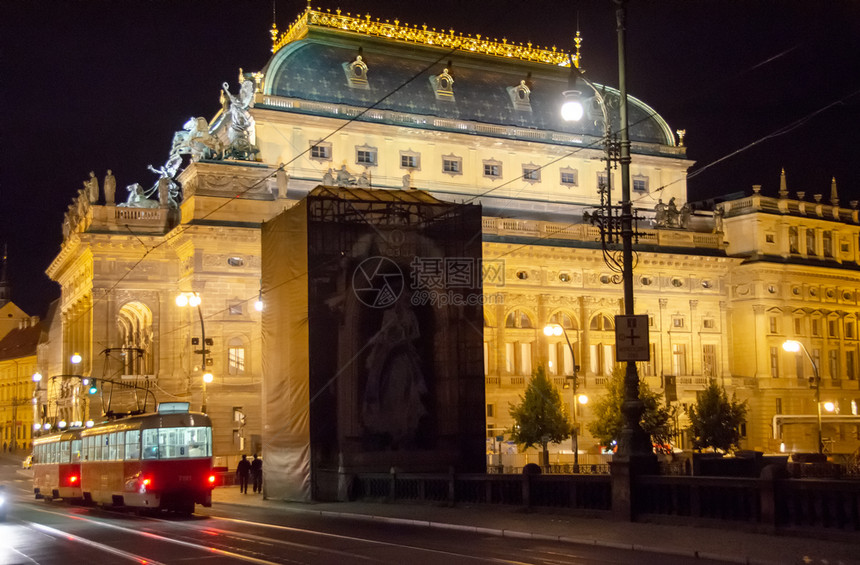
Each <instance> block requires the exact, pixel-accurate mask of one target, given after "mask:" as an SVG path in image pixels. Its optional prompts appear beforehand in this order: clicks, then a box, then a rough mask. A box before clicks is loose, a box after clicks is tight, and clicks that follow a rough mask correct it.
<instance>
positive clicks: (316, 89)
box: [45, 8, 860, 466]
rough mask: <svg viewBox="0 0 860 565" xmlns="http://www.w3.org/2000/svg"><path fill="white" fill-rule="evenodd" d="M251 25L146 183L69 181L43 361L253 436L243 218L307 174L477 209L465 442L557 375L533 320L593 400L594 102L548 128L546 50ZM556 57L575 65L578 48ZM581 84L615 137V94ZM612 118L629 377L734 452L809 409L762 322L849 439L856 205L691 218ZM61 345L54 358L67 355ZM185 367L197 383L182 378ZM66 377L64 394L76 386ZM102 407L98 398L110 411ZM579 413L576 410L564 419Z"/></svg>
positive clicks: (606, 302) (247, 222)
mask: <svg viewBox="0 0 860 565" xmlns="http://www.w3.org/2000/svg"><path fill="white" fill-rule="evenodd" d="M273 36H274V38H275V44H274V48H273V50H274V55H273V57H272V59H271V60H270V62H269V63H268V64H267V66H266V67H265V68H264V69H263V71H262V72H260V73H244V74H242V75H241V76H240V77H239V78H240V82H241V85H240V89H239V93H238V94H237V95H233V94H229V93H227V95H226V97H225V98H223V104H222V109H221V111H219V112H218V113H217V114H216V115H215V117H214V118H213V119H212V120H210V121H207V120H205V119H204V118H197V119H194V120H190V121H189V122H188V123H187V124H186V126H185V129H184V130H183V131H182V132H179V133H177V135H176V136H175V137H174V150H173V152H172V153H171V156H170V159H169V160H168V162H167V164H166V165H165V166H164V167H163V168H162V169H161V172H160V173H159V176H160V179H159V181H157V182H156V184H154V185H153V186H152V187H151V188H149V189H144V188H142V187H140V186H139V185H132V186H131V187H130V193H129V195H128V198H127V199H126V200H124V198H125V195H124V194H122V195H119V200H120V201H121V202H120V203H119V204H117V195H116V194H115V185H116V180H115V179H113V178H112V177H108V178H107V180H106V181H105V183H104V191H101V190H100V188H99V187H98V186H94V187H93V186H92V185H90V187H89V188H88V190H81V191H79V195H78V197H77V198H76V199H75V201H74V203H73V205H72V206H70V207H69V212H68V213H67V216H66V221H65V223H64V241H63V244H62V249H61V251H60V253H59V255H58V256H57V257H56V258H55V260H54V261H53V262H52V264H51V265H50V267H49V268H48V274H49V276H50V277H51V278H52V279H53V280H55V281H57V282H58V283H59V284H60V286H61V298H60V301H59V303H58V304H57V313H56V317H55V320H54V323H53V325H52V326H51V328H52V329H51V333H50V338H49V339H48V341H47V343H46V345H45V347H46V348H48V349H50V350H51V351H60V352H61V353H60V354H59V357H57V360H55V361H52V367H53V368H52V369H51V370H50V374H52V375H54V374H62V375H77V376H79V377H90V378H92V377H95V378H97V379H107V380H109V381H110V380H114V381H118V382H124V383H136V384H138V385H139V386H141V387H143V388H145V389H147V390H148V391H150V392H152V393H153V394H154V395H155V396H156V397H158V399H159V400H165V399H185V400H189V401H191V402H192V403H193V404H194V405H196V406H200V404H202V403H204V402H205V403H206V404H207V407H208V411H209V412H210V414H211V415H212V418H213V422H214V425H215V452H216V456H217V457H218V459H217V461H218V463H217V464H223V465H230V466H232V465H233V464H234V462H235V458H236V457H237V455H238V454H239V453H240V452H241V451H245V452H246V453H247V452H251V451H257V450H258V449H259V447H260V445H262V441H261V438H262V436H263V435H264V434H265V433H266V430H265V428H264V427H263V424H262V422H263V420H262V417H263V416H262V410H263V401H262V399H261V394H262V391H263V390H264V387H263V382H264V380H266V379H271V378H275V377H276V376H274V375H266V374H264V372H263V368H262V367H263V363H262V353H261V352H262V344H261V339H262V336H261V330H260V324H261V315H260V312H259V311H257V310H256V309H255V308H254V304H255V302H256V301H257V300H258V298H261V297H262V299H263V301H264V302H265V298H266V297H265V295H264V294H263V289H262V287H261V278H262V277H261V275H262V273H261V251H260V245H261V225H262V224H263V223H264V222H267V221H269V220H271V219H272V218H274V217H275V216H276V215H277V214H279V213H280V212H282V211H283V210H285V209H287V208H290V207H292V206H293V205H294V204H295V203H296V202H298V201H299V200H300V199H301V198H303V197H304V196H305V195H307V194H308V193H309V192H310V191H311V190H313V189H314V188H316V187H317V186H319V185H324V186H340V187H359V188H374V189H386V190H393V191H401V190H402V191H410V190H413V189H420V190H422V191H427V192H428V193H429V194H430V195H432V196H433V197H435V198H437V199H439V200H443V201H448V202H455V203H461V202H463V203H480V204H481V205H482V209H483V216H484V218H483V222H482V225H483V259H484V267H485V272H484V295H485V297H486V298H487V300H486V302H485V307H484V328H483V330H482V331H483V341H484V373H485V387H486V410H487V414H486V425H487V435H488V436H495V435H497V434H499V433H500V432H502V431H503V430H504V429H506V428H509V427H510V425H511V423H512V422H511V418H510V417H509V414H508V406H509V404H510V403H512V402H516V401H517V400H518V397H519V395H520V394H522V392H523V391H524V388H525V384H526V382H527V379H528V378H529V377H530V375H531V374H532V372H533V371H534V369H535V368H536V366H537V365H538V364H544V365H546V366H547V367H548V368H549V373H550V375H552V376H553V377H554V378H555V379H556V383H557V384H558V385H559V387H560V388H561V387H562V386H563V385H564V381H565V379H564V376H565V375H569V374H570V373H571V371H572V368H573V365H574V362H573V359H572V358H571V355H570V350H569V349H568V348H567V346H566V342H565V340H564V339H563V337H561V338H547V337H545V336H544V334H543V332H542V331H541V330H542V328H543V326H544V325H545V324H546V323H548V322H555V323H559V324H561V325H562V326H564V327H565V328H566V329H567V332H568V337H569V338H570V341H571V343H572V346H573V350H574V356H575V361H576V363H575V364H576V365H579V366H580V367H581V369H580V372H579V374H580V375H581V378H582V381H581V384H580V391H581V392H583V393H586V394H588V395H589V396H590V397H592V398H595V397H597V396H599V395H600V394H601V392H602V390H603V388H602V387H603V385H604V383H605V382H606V378H607V377H608V375H609V374H610V372H611V370H612V365H613V359H614V343H615V336H614V330H613V324H614V318H613V317H614V316H615V315H617V314H620V313H622V312H623V307H622V304H621V297H622V291H621V286H620V285H619V284H616V282H617V280H618V279H617V276H616V272H615V271H614V270H613V268H612V266H611V258H612V257H613V256H614V253H613V252H612V250H611V249H610V251H609V253H604V250H603V249H602V248H601V245H600V233H599V230H598V229H597V228H596V227H595V226H594V225H592V224H591V223H590V222H589V221H587V220H586V219H585V218H584V214H591V213H592V212H593V211H594V209H595V207H596V206H598V205H599V204H600V201H601V198H600V194H601V192H600V191H601V187H604V186H606V184H607V183H610V184H611V185H613V186H618V184H619V178H618V175H617V173H616V172H614V171H613V172H612V175H611V176H610V177H607V176H606V166H605V162H603V161H602V160H601V159H602V158H603V156H604V151H603V149H602V145H601V139H602V133H603V124H602V122H601V120H602V117H601V113H600V110H599V107H597V106H596V105H595V103H593V101H592V103H591V104H589V105H587V112H588V115H587V119H585V120H583V121H582V122H577V123H567V122H564V121H562V119H561V118H560V115H559V109H560V106H561V102H562V93H563V92H564V91H565V90H567V89H568V79H569V75H570V70H569V69H568V68H565V67H563V66H560V65H561V64H563V63H565V62H566V61H568V60H569V58H568V57H569V56H568V55H567V54H565V53H562V52H559V51H556V50H555V49H552V50H550V49H540V48H536V47H532V46H531V45H529V46H522V45H515V44H508V43H507V42H504V41H503V42H501V43H498V42H491V41H486V40H482V39H477V38H472V37H464V36H461V35H456V34H454V33H453V32H435V31H428V30H426V29H423V28H412V27H407V26H402V25H399V24H398V23H397V22H396V21H395V22H394V23H390V22H387V21H386V22H384V23H383V22H380V21H378V20H376V21H373V20H371V19H370V17H367V18H353V17H350V16H345V15H341V14H339V13H329V12H320V11H316V10H312V9H310V8H308V9H307V10H306V11H305V12H303V13H302V14H301V16H300V17H299V19H298V20H297V21H296V22H295V23H294V24H293V25H292V26H291V27H290V29H289V30H287V32H285V33H284V34H281V35H279V34H278V33H277V31H276V30H275V31H274V32H273ZM571 59H572V60H573V62H574V64H576V65H577V66H579V65H580V63H581V59H580V55H579V53H578V52H577V53H575V54H573V55H572V57H571ZM603 92H604V96H605V97H606V99H607V101H608V106H609V108H610V121H611V122H612V125H613V130H615V131H617V130H618V115H617V112H616V110H615V109H616V108H617V99H618V92H617V91H615V90H614V89H612V88H609V87H606V88H605V91H603ZM223 96H224V93H222V97H223ZM213 97H214V93H213ZM630 123H631V124H633V125H632V126H631V130H630V137H631V140H632V142H633V143H632V148H631V151H632V163H631V167H630V169H631V175H632V179H631V182H632V189H633V198H634V202H635V206H636V208H637V215H638V218H639V220H638V227H639V235H638V243H637V245H636V250H637V253H636V256H637V264H636V266H635V269H634V276H635V300H636V312H637V313H638V314H647V315H648V316H649V325H650V330H651V335H650V341H651V353H652V354H651V361H649V362H647V363H642V364H641V367H640V374H641V375H642V377H643V379H644V380H645V381H646V382H647V383H648V384H649V385H650V386H651V387H652V389H655V390H660V391H663V392H665V394H666V396H667V397H668V398H669V399H670V401H672V402H675V403H677V404H679V406H680V407H681V408H682V416H681V418H680V419H679V427H683V425H684V423H685V417H684V416H683V410H684V409H685V408H686V407H687V406H689V405H690V404H691V403H692V402H694V401H695V398H696V393H697V392H698V391H700V390H702V389H703V388H704V386H705V384H706V383H707V380H708V379H709V378H716V379H718V380H719V381H720V382H721V383H723V384H724V385H725V386H726V388H727V390H728V391H729V393H736V394H737V395H738V397H739V398H741V399H745V400H748V402H749V403H750V407H751V411H750V420H749V424H748V426H747V428H746V430H745V437H744V440H743V445H744V447H748V448H754V449H763V450H775V449H778V448H779V443H780V439H779V438H777V439H774V438H773V437H772V433H771V430H772V428H773V426H772V424H773V416H774V415H775V414H786V415H807V418H808V415H810V414H814V406H812V407H811V406H810V402H811V400H810V399H811V397H812V396H811V392H810V391H809V389H808V386H806V385H804V384H803V381H802V380H801V379H800V378H798V377H799V376H801V375H800V373H798V372H797V371H798V369H795V365H793V363H794V361H793V358H792V357H790V356H789V355H788V354H785V353H782V352H781V350H779V349H777V350H776V351H775V352H774V348H775V347H777V348H778V346H779V345H780V343H781V341H780V340H781V339H783V338H785V337H793V336H801V339H803V338H808V341H807V342H806V344H807V346H808V347H810V350H811V351H812V350H820V356H821V358H820V361H821V366H822V367H823V369H822V375H825V376H826V381H827V382H826V384H825V385H824V386H823V390H824V391H825V392H827V393H830V392H832V393H833V395H832V396H833V398H834V400H837V399H838V400H839V404H838V409H839V411H840V415H841V420H842V423H840V424H838V426H837V424H836V422H830V421H828V423H827V429H826V431H825V435H826V436H827V437H832V438H834V440H835V441H836V443H835V445H834V446H833V448H834V449H835V450H838V451H853V450H854V449H856V448H857V446H858V445H860V443H858V441H857V425H858V424H857V422H856V418H850V417H849V416H851V415H856V413H857V402H858V396H860V394H858V392H857V391H858V387H857V383H858V380H857V375H856V373H857V371H858V367H857V363H858V359H857V354H858V350H857V345H858V341H857V339H858V328H857V327H856V323H855V320H856V316H857V315H858V311H860V307H858V302H857V297H856V289H857V288H858V287H860V284H858V283H860V269H858V263H860V255H858V254H860V250H858V217H857V211H856V209H855V208H856V206H852V208H851V209H846V208H844V207H841V208H840V207H839V206H838V198H836V195H835V194H833V195H832V196H831V204H830V205H825V204H823V203H812V202H802V200H803V199H802V197H800V198H798V200H797V201H794V200H789V199H788V198H787V191H786V192H785V193H784V194H782V193H781V196H780V198H779V199H774V198H766V197H763V196H761V195H760V194H759V193H758V192H756V193H755V194H754V195H753V196H752V197H750V198H742V199H739V200H734V201H731V202H725V203H722V204H721V205H719V207H718V208H717V213H716V214H714V213H713V212H711V211H707V210H703V211H692V210H691V208H690V207H689V206H684V205H685V204H686V180H685V179H686V171H687V169H688V167H689V166H690V165H691V164H692V162H691V161H689V160H688V159H687V158H686V148H685V147H683V145H682V144H679V143H678V142H677V141H676V139H675V136H674V135H673V134H672V130H671V129H670V127H669V126H668V124H666V122H665V121H664V120H663V119H662V118H660V116H659V115H658V114H656V113H655V112H654V111H653V110H652V109H651V108H649V107H648V106H647V105H646V104H644V103H643V102H641V101H639V100H636V99H635V98H632V97H631V99H630ZM125 184H128V182H127V181H126V182H124V183H123V186H124V185H125ZM180 188H181V190H180ZM616 198H617V195H616ZM123 200H124V201H123ZM666 206H669V207H670V208H669V209H668V211H667V209H666ZM378 221H384V220H383V219H379V220H378ZM808 234H812V235H811V236H810V235H808ZM792 241H794V244H792ZM793 245H794V246H793ZM813 251H814V260H810V259H811V258H812V257H813V254H812V252H813ZM607 259H610V261H609V262H607ZM801 259H802V260H803V261H801ZM778 281H783V282H778ZM770 287H774V288H776V290H775V291H774V292H771V291H770ZM795 287H797V288H798V289H799V291H798V292H799V293H800V294H795V292H794V291H795ZM813 288H814V289H815V292H816V293H819V294H817V295H813V294H810V292H811V289H813ZM829 290H832V292H833V293H834V294H833V297H831V298H828V292H829ZM180 292H196V293H198V296H199V297H200V298H201V300H202V303H201V305H200V310H198V311H195V310H196V309H195V308H185V309H180V308H179V307H177V306H176V305H175V304H174V298H175V296H176V295H177V294H178V293H180ZM828 301H830V303H829V304H828ZM770 312H772V313H770ZM774 318H775V319H776V324H777V325H776V327H775V328H771V327H770V326H769V324H770V323H771V322H770V320H771V319H774ZM796 320H800V322H797V321H796ZM815 320H818V322H815ZM831 321H833V323H834V324H836V325H835V326H834V330H833V332H832V333H831V327H830V323H831ZM201 323H202V324H203V326H204V327H205V337H206V339H205V340H204V339H202V338H203V337H204V336H203V335H202V333H203V332H202V331H201V330H202V329H204V328H201ZM797 323H799V324H800V326H799V329H800V331H798V330H796V329H795V327H796V326H795V324H797ZM815 323H818V324H819V329H818V332H819V334H815V333H814V328H813V326H814V324H815ZM56 324H59V329H58V328H57V327H56V326H55V325H56ZM849 328H850V329H849ZM772 330H773V331H772ZM193 338H197V339H198V340H199V341H198V343H197V344H192V340H193ZM210 339H211V341H212V343H211V345H207V343H206V341H208V340H210ZM57 341H61V344H56V342H57ZM55 344H56V346H55ZM201 350H209V351H210V352H209V353H205V352H201ZM76 352H77V353H80V354H81V355H82V357H83V361H82V363H81V364H80V365H79V366H73V365H72V364H71V363H70V361H69V358H70V356H71V354H72V353H76ZM55 355H56V353H55ZM771 360H773V362H771ZM46 362H47V361H46ZM797 367H800V365H797ZM206 370H208V371H211V373H212V374H213V375H214V380H213V382H212V383H211V384H209V385H207V386H206V387H205V388H204V386H203V382H202V375H203V373H204V372H205V371H206ZM774 370H776V371H778V375H777V374H774ZM805 375H806V373H803V376H805ZM834 375H835V376H836V377H837V378H833V376H834ZM61 380H63V381H68V382H70V383H73V382H77V381H76V378H75V377H67V378H64V379H61ZM103 386H109V385H103ZM67 389H68V390H67V391H66V392H65V393H64V394H66V395H67V397H66V398H67V399H68V401H69V402H68V403H66V404H70V403H71V402H72V401H73V400H74V398H76V397H79V396H80V390H79V389H75V387H74V386H72V385H70V386H69V387H67ZM562 394H563V398H565V400H568V397H567V394H568V393H567V392H566V391H562ZM57 395H58V393H54V394H52V396H51V397H49V399H48V403H49V406H50V403H51V402H53V401H54V400H57ZM204 395H206V398H204ZM145 396H146V397H147V398H151V395H148V394H147V395H145ZM823 396H826V395H823ZM837 397H838V398H837ZM99 398H100V397H99V396H98V395H97V396H96V397H93V398H90V399H89V400H90V402H89V404H90V405H89V411H90V414H89V415H90V416H95V415H99V414H101V411H102V410H103V409H107V408H108V407H102V406H101V405H100V402H99ZM828 398H829V397H828ZM126 400H127V401H128V402H127V403H126V404H125V405H123V406H122V407H120V405H119V404H117V405H116V406H112V407H110V409H111V410H113V411H122V410H125V409H129V408H134V407H135V405H133V404H130V402H131V400H130V399H126ZM64 402H65V400H64ZM57 405H58V406H59V405H60V404H57ZM75 410H77V412H76V414H82V413H83V412H82V410H84V408H83V407H82V406H78V407H77V408H75ZM333 417H334V416H333ZM589 419H590V414H589V411H588V408H587V406H586V407H585V408H584V409H583V410H582V411H581V412H580V414H579V417H578V420H579V421H580V422H587V421H589ZM782 430H783V432H782V433H783V434H784V437H783V441H785V443H786V446H787V447H788V448H790V449H800V450H810V449H814V445H815V444H814V436H815V433H814V432H815V430H814V427H813V426H811V425H810V423H809V421H808V419H807V420H806V421H805V422H804V423H803V424H798V425H793V426H788V427H786V426H783V427H782ZM778 433H779V432H778ZM593 443H594V442H593V440H592V439H591V438H589V437H588V436H587V435H586V436H585V437H583V438H581V439H580V447H581V448H582V449H584V450H588V451H592V452H595V451H596V450H597V446H594V445H593ZM680 444H681V445H682V446H684V447H689V443H687V442H686V441H685V440H684V439H683V438H682V439H681V440H680Z"/></svg>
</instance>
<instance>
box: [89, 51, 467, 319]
mask: <svg viewBox="0 0 860 565" xmlns="http://www.w3.org/2000/svg"><path fill="white" fill-rule="evenodd" d="M456 51H457V49H456V48H453V49H450V50H448V51H446V52H445V53H443V54H442V55H440V56H439V57H438V58H437V59H436V60H434V61H433V62H432V63H430V64H428V65H427V66H425V67H424V68H423V69H421V70H420V71H418V72H417V73H415V74H414V75H413V76H412V77H411V78H409V79H408V80H406V81H405V82H403V83H401V84H400V85H398V86H397V87H396V88H394V89H393V90H391V91H390V92H388V94H386V95H385V96H383V97H382V98H380V99H379V100H377V101H376V102H374V103H373V104H371V105H370V106H367V107H366V108H364V109H363V110H361V111H360V112H358V113H357V114H356V115H355V116H352V117H350V118H349V119H347V120H346V121H344V123H343V124H342V125H340V126H338V127H337V128H335V129H334V130H333V131H332V132H331V133H329V134H328V135H326V136H325V137H323V138H322V139H320V140H319V141H325V140H327V139H329V138H330V137H331V136H333V135H335V134H336V133H338V132H339V131H341V130H343V129H344V128H346V127H347V126H349V125H351V124H352V123H353V122H355V121H357V120H358V119H359V118H360V117H362V116H363V115H365V114H366V113H367V112H369V111H371V110H373V109H374V108H376V106H378V105H379V104H381V103H382V102H384V101H385V100H387V99H388V98H390V97H391V96H393V95H394V94H396V93H397V92H399V91H400V90H401V89H403V88H404V87H406V86H407V85H409V84H411V83H412V82H414V81H415V80H416V79H417V78H419V77H420V76H422V75H423V74H424V73H426V72H427V71H429V70H430V69H431V68H433V67H434V66H435V65H438V64H439V62H440V61H442V60H443V59H445V58H447V57H450V56H451V55H452V54H453V53H455V52H456ZM310 150H311V147H308V148H307V149H304V150H303V151H301V152H300V153H298V154H296V155H295V156H293V157H292V158H291V159H290V160H288V161H287V162H285V163H281V164H280V165H278V167H276V168H275V170H274V171H272V172H271V173H269V174H268V175H266V176H265V177H263V178H261V179H260V180H258V181H257V182H255V183H253V184H251V185H250V186H248V187H247V188H245V189H244V190H241V191H239V192H238V193H236V194H235V195H234V196H232V197H231V198H230V199H228V200H227V201H226V202H224V203H223V204H220V205H218V206H216V207H215V208H213V209H212V210H211V211H209V212H208V213H207V214H205V215H204V216H202V217H201V218H199V219H200V220H205V219H206V218H208V217H210V216H211V215H213V214H215V213H216V212H218V211H219V210H221V209H222V208H224V207H225V206H227V205H229V204H230V203H231V202H232V201H233V200H236V199H238V198H240V197H242V196H244V195H245V194H246V193H248V192H249V191H251V190H253V189H255V188H257V187H258V186H260V185H261V184H262V183H264V182H265V181H267V180H269V179H270V178H272V177H273V176H275V175H276V174H277V173H278V172H279V171H283V170H284V167H286V166H287V165H289V164H291V163H293V162H295V161H296V160H297V159H299V158H301V157H302V156H303V155H304V154H306V153H307V152H309V151H310ZM190 227H191V226H187V225H186V226H179V229H178V231H177V232H176V233H174V234H171V235H167V236H166V237H165V238H164V239H163V240H162V241H160V242H159V243H157V244H155V245H154V246H153V247H151V248H149V249H147V250H146V252H144V254H143V255H142V256H141V257H140V259H139V260H138V261H137V262H135V264H134V265H132V266H131V267H130V268H129V269H128V270H126V272H125V273H124V274H123V275H122V276H121V277H120V278H119V279H117V281H116V282H115V283H114V284H113V285H112V286H111V287H110V288H108V289H106V290H105V291H104V293H103V295H102V296H101V297H99V298H98V299H94V300H93V303H92V304H91V305H90V307H89V308H87V309H86V310H85V311H83V312H81V313H80V314H79V315H78V317H77V318H76V320H77V319H80V317H81V316H83V315H86V314H88V313H89V312H90V311H92V309H93V308H94V307H95V304H96V302H98V301H100V300H102V299H103V298H104V297H105V296H107V295H109V294H110V293H112V292H113V291H114V290H115V289H116V288H117V286H118V285H119V284H120V283H121V282H122V281H123V280H125V278H126V277H127V276H128V275H130V274H131V273H132V272H133V271H134V269H136V268H137V266H138V265H140V264H141V263H142V262H143V260H144V259H146V257H147V255H149V254H150V253H151V252H152V251H154V250H156V249H158V248H159V247H161V246H162V245H164V244H166V243H169V242H170V241H172V240H173V239H174V238H176V237H178V236H179V235H182V234H183V233H185V231H187V230H188V229H190ZM126 228H127V229H130V228H129V227H128V225H127V224H126ZM132 233H133V232H132ZM134 235H135V236H136V234H134ZM138 239H139V238H138ZM141 244H143V242H142V241H141ZM143 245H144V247H146V245H145V244H143Z"/></svg>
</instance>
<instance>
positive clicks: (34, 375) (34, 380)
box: [33, 371, 42, 383]
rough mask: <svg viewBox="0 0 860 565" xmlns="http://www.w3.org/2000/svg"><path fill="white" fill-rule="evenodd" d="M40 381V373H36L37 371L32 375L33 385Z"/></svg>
mask: <svg viewBox="0 0 860 565" xmlns="http://www.w3.org/2000/svg"><path fill="white" fill-rule="evenodd" d="M41 380H42V373H40V372H38V371H37V372H35V373H33V382H34V383H37V382H39V381H41Z"/></svg>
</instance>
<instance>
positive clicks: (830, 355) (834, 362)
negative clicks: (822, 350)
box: [827, 349, 840, 381]
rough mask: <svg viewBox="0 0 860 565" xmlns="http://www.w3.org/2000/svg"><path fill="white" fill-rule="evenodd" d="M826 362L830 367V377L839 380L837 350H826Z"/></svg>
mask: <svg viewBox="0 0 860 565" xmlns="http://www.w3.org/2000/svg"><path fill="white" fill-rule="evenodd" d="M827 364H828V365H829V367H830V378H831V379H833V380H834V381H838V380H839V377H840V375H839V351H838V350H836V349H831V350H830V351H828V352H827Z"/></svg>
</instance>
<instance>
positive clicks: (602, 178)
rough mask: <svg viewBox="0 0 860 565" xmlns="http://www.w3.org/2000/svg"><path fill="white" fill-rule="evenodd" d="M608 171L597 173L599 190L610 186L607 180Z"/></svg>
mask: <svg viewBox="0 0 860 565" xmlns="http://www.w3.org/2000/svg"><path fill="white" fill-rule="evenodd" d="M607 178H608V177H607V176H606V171H601V172H599V173H597V188H606V187H607V186H609V181H608V180H607Z"/></svg>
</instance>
